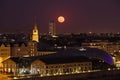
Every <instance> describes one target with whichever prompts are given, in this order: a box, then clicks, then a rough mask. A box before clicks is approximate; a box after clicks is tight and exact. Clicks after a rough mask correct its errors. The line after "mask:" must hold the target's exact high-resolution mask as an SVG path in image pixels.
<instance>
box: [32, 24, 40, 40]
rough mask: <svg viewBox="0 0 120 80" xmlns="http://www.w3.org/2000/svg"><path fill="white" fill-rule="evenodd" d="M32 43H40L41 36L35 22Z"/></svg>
mask: <svg viewBox="0 0 120 80" xmlns="http://www.w3.org/2000/svg"><path fill="white" fill-rule="evenodd" d="M32 41H36V42H39V34H38V28H37V23H36V22H35V24H34V28H33V33H32Z"/></svg>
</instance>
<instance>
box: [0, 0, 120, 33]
mask: <svg viewBox="0 0 120 80" xmlns="http://www.w3.org/2000/svg"><path fill="white" fill-rule="evenodd" d="M60 15H62V16H64V17H65V19H66V21H65V22H64V23H62V24H61V23H58V22H57V17H58V16H60ZM35 17H36V20H37V23H38V28H39V32H40V33H47V32H48V23H49V21H51V20H54V21H56V27H57V32H58V33H80V32H89V31H91V32H119V31H120V0H0V33H2V32H29V31H31V29H32V28H33V25H34V18H35Z"/></svg>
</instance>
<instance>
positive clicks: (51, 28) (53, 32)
mask: <svg viewBox="0 0 120 80" xmlns="http://www.w3.org/2000/svg"><path fill="white" fill-rule="evenodd" d="M49 34H50V35H51V36H56V26H55V22H54V21H50V22H49Z"/></svg>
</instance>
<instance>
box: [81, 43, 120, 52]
mask: <svg viewBox="0 0 120 80" xmlns="http://www.w3.org/2000/svg"><path fill="white" fill-rule="evenodd" d="M82 46H83V47H90V48H98V49H102V50H104V51H106V52H108V53H109V54H114V53H115V52H120V42H90V43H82Z"/></svg>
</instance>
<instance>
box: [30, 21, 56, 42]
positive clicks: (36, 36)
mask: <svg viewBox="0 0 120 80" xmlns="http://www.w3.org/2000/svg"><path fill="white" fill-rule="evenodd" d="M49 35H51V36H52V37H55V36H56V26H55V22H54V21H50V22H49ZM32 41H36V42H39V33H38V27H37V23H36V21H35V23H34V28H33V31H32Z"/></svg>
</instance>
